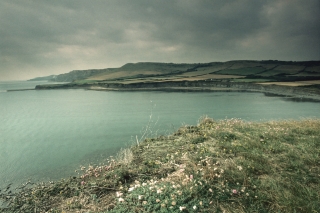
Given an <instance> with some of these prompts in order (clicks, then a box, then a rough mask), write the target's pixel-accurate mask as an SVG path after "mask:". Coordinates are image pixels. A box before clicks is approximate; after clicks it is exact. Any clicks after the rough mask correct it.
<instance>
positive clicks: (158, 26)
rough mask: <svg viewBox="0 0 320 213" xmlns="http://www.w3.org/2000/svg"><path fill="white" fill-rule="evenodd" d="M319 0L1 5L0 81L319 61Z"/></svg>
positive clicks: (78, 0) (26, 0)
mask: <svg viewBox="0 0 320 213" xmlns="http://www.w3.org/2000/svg"><path fill="white" fill-rule="evenodd" d="M319 7H320V3H319V1H318V0H308V1H303V0H282V1H277V0H273V1H262V0H225V1H218V0H216V1H214V0H193V1H191V0H174V1H172V0H170V1H169V0H154V1H147V0H135V1H129V0H126V1H124V0H108V1H103V0H96V1H86V0H73V1H62V0H55V1H48V0H47V1H31V0H23V1H22V0H14V1H1V2H0V26H1V27H0V38H1V40H0V51H1V52H0V61H1V64H0V72H1V73H0V80H5V79H21V78H29V77H34V76H43V75H49V74H58V73H64V72H68V71H71V70H73V69H89V68H104V67H118V66H121V65H123V64H125V63H127V62H138V61H162V62H189V63H193V62H210V61H227V60H234V59H256V60H263V59H278V60H319V59H320V52H319V49H320V46H319V41H320V39H319V38H320V18H319V15H318V14H319V12H320V8H319Z"/></svg>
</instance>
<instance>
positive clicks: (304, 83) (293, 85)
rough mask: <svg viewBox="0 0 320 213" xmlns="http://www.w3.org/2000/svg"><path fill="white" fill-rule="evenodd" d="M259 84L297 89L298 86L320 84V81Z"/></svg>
mask: <svg viewBox="0 0 320 213" xmlns="http://www.w3.org/2000/svg"><path fill="white" fill-rule="evenodd" d="M257 84H263V85H281V86H290V87H297V86H308V85H315V84H320V80H312V81H294V82H264V83H257Z"/></svg>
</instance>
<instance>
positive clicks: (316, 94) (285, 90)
mask: <svg viewBox="0 0 320 213" xmlns="http://www.w3.org/2000/svg"><path fill="white" fill-rule="evenodd" d="M35 89H36V90H44V89H87V90H97V91H168V92H170V91H172V92H175V91H185V92H201V91H203V92H214V91H219V92H228V91H234V92H262V93H265V94H269V95H271V94H272V95H280V96H284V97H288V98H294V99H306V100H312V101H320V91H319V90H310V89H307V88H304V87H298V86H296V87H294V86H281V85H272V84H271V85H263V84H259V83H243V82H217V81H171V82H170V81H165V82H143V83H130V84H122V83H105V82H95V83H88V84H75V83H68V84H54V85H38V86H36V87H35Z"/></svg>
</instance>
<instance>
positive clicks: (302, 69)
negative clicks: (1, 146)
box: [30, 60, 320, 100]
mask: <svg viewBox="0 0 320 213" xmlns="http://www.w3.org/2000/svg"><path fill="white" fill-rule="evenodd" d="M39 80H47V81H51V82H68V83H63V84H48V85H38V86H36V88H35V89H70V88H71V89H75V88H82V89H92V90H170V91H172V90H175V91H176V90H184V91H215V90H219V91H221V90H228V91H229V90H236V91H259V92H268V93H274V94H279V95H289V96H295V97H304V98H311V99H318V100H320V61H298V62H294V61H278V60H262V61H253V60H235V61H227V62H210V63H193V64H185V63H181V64H177V63H155V62H139V63H128V64H125V65H124V66H122V67H119V68H106V69H90V70H74V71H71V72H69V73H65V74H60V75H50V76H45V77H38V78H34V79H30V81H39Z"/></svg>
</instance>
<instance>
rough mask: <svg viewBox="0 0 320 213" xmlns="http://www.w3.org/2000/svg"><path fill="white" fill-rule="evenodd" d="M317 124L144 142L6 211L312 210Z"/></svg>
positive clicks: (213, 129) (221, 128) (316, 189)
mask: <svg viewBox="0 0 320 213" xmlns="http://www.w3.org/2000/svg"><path fill="white" fill-rule="evenodd" d="M319 129H320V121H319V120H312V119H306V120H302V121H270V122H263V123H255V122H254V123H253V122H244V121H242V120H239V119H229V120H220V121H215V120H213V119H211V118H208V117H206V116H204V117H202V118H201V119H200V120H199V124H198V125H197V126H183V127H181V128H179V129H178V130H177V131H176V132H175V133H174V134H172V135H168V136H160V137H157V138H150V139H145V140H144V141H143V142H142V143H140V144H139V146H134V147H132V148H131V149H130V150H122V152H121V153H120V154H119V155H118V156H119V157H118V158H116V159H113V158H111V159H110V160H109V162H108V163H107V164H106V165H100V166H89V167H88V168H81V170H82V172H83V173H82V174H81V175H80V177H78V178H75V179H72V178H71V179H70V180H64V181H59V182H57V183H55V184H47V185H40V186H39V187H35V188H32V189H30V190H25V191H23V192H22V193H17V194H16V195H15V199H14V202H13V204H12V208H11V209H8V211H5V210H4V212H15V211H14V210H16V211H17V212H19V211H20V212H35V211H36V212H59V213H61V212H106V211H107V210H108V211H109V212H117V213H119V212H180V211H182V212H183V211H184V212H194V211H196V212H226V213H228V212H288V213H289V212H290V213H291V212H317V211H318V210H319V209H320V196H319V193H320V181H319V180H320V179H319V175H320V167H319V158H320V157H319V155H320V152H319V150H320V143H319V142H320V132H319Z"/></svg>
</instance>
